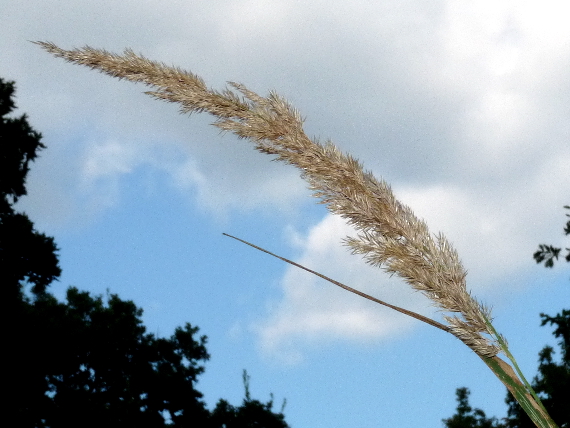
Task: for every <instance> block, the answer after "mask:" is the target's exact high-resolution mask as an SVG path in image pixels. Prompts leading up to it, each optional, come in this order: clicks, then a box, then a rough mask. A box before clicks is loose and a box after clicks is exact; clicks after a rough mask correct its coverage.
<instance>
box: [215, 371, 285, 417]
mask: <svg viewBox="0 0 570 428" xmlns="http://www.w3.org/2000/svg"><path fill="white" fill-rule="evenodd" d="M243 384H244V387H245V398H244V400H243V403H242V405H241V406H240V407H235V406H232V405H231V404H229V403H228V402H227V401H226V400H220V401H219V402H218V404H217V405H216V408H215V409H214V410H213V411H212V428H262V427H263V428H288V426H289V425H287V423H286V422H285V416H284V415H283V408H284V407H285V402H283V407H282V408H281V411H280V412H279V413H273V397H271V399H270V400H269V401H268V402H267V403H262V402H260V401H258V400H252V399H251V395H250V393H249V375H248V374H247V372H246V371H245V370H244V372H243Z"/></svg>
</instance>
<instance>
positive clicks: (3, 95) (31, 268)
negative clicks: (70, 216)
mask: <svg viewBox="0 0 570 428" xmlns="http://www.w3.org/2000/svg"><path fill="white" fill-rule="evenodd" d="M13 95H14V82H7V81H4V80H3V79H1V78H0V283H1V284H2V288H3V290H2V291H3V293H4V299H5V300H4V301H5V302H7V303H8V304H10V305H13V304H15V301H17V300H19V299H20V293H21V291H22V286H23V283H24V282H28V283H30V284H31V285H32V291H33V292H34V293H42V292H44V291H45V289H46V287H47V286H48V285H49V284H50V283H51V282H52V281H53V280H55V279H57V278H58V277H59V275H60V274H61V271H60V269H59V265H58V260H57V254H56V253H57V247H56V246H55V243H54V241H53V238H51V237H48V236H46V235H44V234H42V233H39V232H37V231H36V230H34V227H33V223H32V222H31V221H30V220H29V218H28V216H27V215H26V214H23V213H16V212H15V211H14V209H13V207H12V205H13V204H14V203H15V202H16V201H17V200H18V199H19V198H20V197H21V196H23V195H25V194H26V176H27V174H28V171H29V164H30V162H31V161H33V160H34V159H35V158H36V156H37V151H38V150H40V149H43V148H45V146H44V145H43V144H42V143H41V135H40V134H39V133H38V132H36V131H34V130H33V129H32V127H31V126H30V124H29V123H28V120H27V117H26V115H22V116H20V117H17V118H9V117H6V116H7V115H8V114H10V113H11V112H12V111H13V110H14V108H15V104H14V101H13V99H12V98H13Z"/></svg>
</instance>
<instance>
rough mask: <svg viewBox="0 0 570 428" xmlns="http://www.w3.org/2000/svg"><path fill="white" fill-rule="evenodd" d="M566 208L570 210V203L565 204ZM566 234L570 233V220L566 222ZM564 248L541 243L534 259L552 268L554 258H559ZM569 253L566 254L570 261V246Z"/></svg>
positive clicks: (567, 249)
mask: <svg viewBox="0 0 570 428" xmlns="http://www.w3.org/2000/svg"><path fill="white" fill-rule="evenodd" d="M564 208H566V209H567V210H570V205H564ZM566 217H570V214H566ZM564 234H565V235H570V220H568V221H567V222H566V226H565V227H564ZM561 250H562V248H559V247H554V246H552V245H545V244H540V245H539V246H538V250H537V251H536V252H535V253H534V254H533V257H534V259H535V260H536V262H537V263H542V262H544V266H545V267H548V268H551V267H553V266H554V259H556V260H558V256H559V254H560V251H561ZM566 251H568V254H566V257H565V259H566V261H567V262H570V248H566Z"/></svg>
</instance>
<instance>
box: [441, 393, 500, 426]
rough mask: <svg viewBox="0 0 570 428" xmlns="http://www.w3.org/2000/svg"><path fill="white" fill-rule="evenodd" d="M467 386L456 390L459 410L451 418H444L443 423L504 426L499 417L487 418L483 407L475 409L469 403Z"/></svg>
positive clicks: (450, 424) (449, 424)
mask: <svg viewBox="0 0 570 428" xmlns="http://www.w3.org/2000/svg"><path fill="white" fill-rule="evenodd" d="M470 393H471V392H470V391H469V389H467V388H458V389H457V390H456V391H455V395H456V396H457V412H456V414H455V415H453V416H452V417H451V418H449V419H444V420H443V423H444V424H445V426H446V427H447V428H502V427H503V425H501V424H500V423H499V421H498V420H497V418H495V417H492V418H487V416H486V415H485V412H484V411H483V410H481V409H473V408H472V407H471V406H470V405H469V394H470Z"/></svg>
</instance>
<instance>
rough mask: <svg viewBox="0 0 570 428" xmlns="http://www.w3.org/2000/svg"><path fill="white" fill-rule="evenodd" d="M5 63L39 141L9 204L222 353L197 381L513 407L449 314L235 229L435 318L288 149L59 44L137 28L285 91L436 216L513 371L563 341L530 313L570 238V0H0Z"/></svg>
mask: <svg viewBox="0 0 570 428" xmlns="http://www.w3.org/2000/svg"><path fill="white" fill-rule="evenodd" d="M0 5H1V6H2V8H1V10H3V13H2V15H1V16H0V35H1V37H0V48H1V51H2V58H1V59H0V76H1V77H3V78H7V79H13V80H15V81H16V82H17V104H18V106H19V108H20V110H19V111H20V112H26V113H27V114H28V115H29V120H30V122H31V123H32V125H33V126H34V127H35V128H36V129H37V130H39V131H40V132H42V134H43V135H44V140H43V141H44V143H45V144H46V145H47V147H48V148H47V149H46V150H45V151H43V152H42V154H41V157H40V159H39V160H38V161H37V162H35V164H34V165H33V168H32V172H31V174H30V177H29V180H28V189H29V196H27V197H26V198H25V199H22V201H21V204H20V207H21V209H23V210H25V211H26V212H27V213H28V214H29V215H30V217H31V218H32V220H33V221H34V222H35V223H36V226H37V228H38V229H39V230H41V231H45V232H46V233H48V234H50V235H53V236H54V237H55V239H56V241H57V243H58V245H59V247H60V248H61V251H60V259H61V267H62V269H63V275H62V277H61V281H60V282H58V283H56V284H53V285H52V286H51V291H52V292H53V293H54V294H56V295H57V296H63V294H64V291H65V289H66V288H67V287H68V286H70V285H75V286H77V287H79V288H80V289H86V290H89V291H92V292H93V293H98V294H104V293H106V290H107V289H108V290H110V292H111V293H117V294H119V295H120V296H121V297H122V298H125V299H127V298H128V299H132V300H134V301H135V302H136V304H137V305H138V306H140V307H142V308H143V309H144V320H145V323H146V325H147V327H148V329H149V331H150V332H153V333H156V334H159V335H161V336H168V335H170V334H171V333H172V331H173V329H174V328H175V327H176V326H178V325H182V324H183V323H185V322H190V323H192V324H193V325H197V326H199V327H200V329H201V332H202V333H203V334H205V335H207V336H208V338H209V344H208V349H209V351H210V353H211V355H212V358H211V360H210V361H209V362H208V363H207V366H206V372H205V374H204V375H203V376H202V378H201V380H200V383H199V385H198V388H199V389H200V390H201V391H203V392H204V394H205V398H206V400H207V402H208V404H209V405H210V406H212V405H214V404H215V402H216V401H217V399H219V398H226V399H229V400H230V401H231V402H233V403H234V404H239V402H240V401H241V399H242V397H243V386H242V384H241V372H242V370H243V369H247V370H248V372H249V373H250V375H251V391H252V395H253V396H254V397H256V398H259V399H262V400H265V399H268V398H269V394H270V392H273V393H274V395H275V402H276V407H277V408H279V406H280V404H281V401H282V400H283V398H286V399H287V406H286V408H285V414H286V419H287V421H288V422H289V423H290V425H291V426H292V427H296V428H300V427H312V428H314V427H327V428H336V427H347V426H353V427H362V428H366V427H377V426H398V427H401V428H406V427H417V426H423V427H426V428H432V427H433V428H436V427H441V426H442V424H441V419H442V418H444V417H449V416H451V415H452V413H453V411H454V408H455V405H456V403H455V396H454V392H455V389H456V388H457V387H460V386H467V387H469V388H470V389H471V391H472V396H471V403H472V405H474V406H476V407H480V408H482V409H484V410H485V411H486V412H487V413H488V414H491V415H498V416H502V415H504V413H505V405H504V403H503V399H504V395H505V392H504V388H503V387H502V385H501V384H500V383H499V382H498V381H497V380H496V379H495V378H494V377H493V375H492V374H491V373H490V372H489V371H488V369H487V368H486V366H485V365H484V364H483V363H482V362H481V361H480V360H479V359H478V357H476V356H475V355H474V354H473V353H472V352H471V351H469V350H468V349H467V348H466V347H465V346H464V345H463V344H462V343H460V342H459V341H458V340H456V339H455V338H453V337H452V336H450V335H446V334H445V333H443V332H441V331H439V330H437V329H434V328H430V327H428V326H424V325H421V324H420V323H418V322H415V321H413V320H409V319H407V318H406V317H404V316H402V315H400V314H398V313H394V312H390V311H389V310H386V309H384V308H381V307H377V306H376V305H374V304H373V303H370V302H367V301H365V300H363V299H360V298H358V297H357V296H352V295H350V294H348V293H346V292H344V291H342V290H338V289H335V288H334V286H333V285H331V284H329V283H326V282H322V281H320V280H317V279H316V278H314V277H311V276H309V275H308V274H306V273H304V272H301V271H298V270H295V269H294V268H292V267H290V266H288V265H286V264H284V263H282V262H280V261H279V260H276V259H273V258H270V257H269V256H267V255H265V254H262V253H260V252H257V251H255V250H253V249H251V248H249V247H247V246H245V245H243V244H240V243H238V242H236V241H233V240H231V239H229V238H226V237H224V236H223V235H222V233H223V232H227V233H231V234H233V235H237V236H239V237H242V238H243V239H247V240H249V241H251V242H254V243H256V244H258V245H260V246H263V247H265V248H267V249H269V250H271V251H274V252H277V253H279V254H281V255H283V256H285V257H289V258H292V259H293V260H295V261H297V262H300V263H302V264H305V265H307V266H308V267H311V268H313V269H315V270H318V271H320V272H322V273H323V274H325V275H328V276H331V277H333V278H335V279H337V280H339V281H342V282H345V283H347V284H349V285H352V286H354V287H356V288H359V289H362V290H363V291H366V292H368V293H370V294H373V295H374V296H376V297H378V298H380V299H383V300H386V301H389V302H390V303H393V304H396V305H399V306H403V307H406V308H408V309H410V310H415V311H417V312H420V313H422V314H424V315H428V316H432V317H435V318H437V319H439V318H440V317H441V314H438V313H436V312H435V311H434V309H433V308H432V307H431V306H430V305H429V302H426V301H425V299H424V298H423V297H422V296H420V295H417V294H414V293H412V292H411V291H409V289H408V287H407V286H406V285H405V284H404V283H402V282H401V281H399V280H397V279H395V278H389V277H388V276H387V275H386V274H384V273H383V272H382V271H380V270H378V269H373V268H371V267H368V266H366V265H365V264H364V263H363V262H362V260H360V259H359V258H358V257H356V256H351V255H350V254H349V253H348V251H346V249H345V248H343V246H342V245H341V243H340V241H341V239H342V238H343V237H344V236H345V235H346V234H347V233H350V230H349V229H348V228H347V227H346V226H345V225H344V224H343V223H342V222H340V221H339V220H338V219H336V218H334V217H331V216H329V215H328V214H327V212H326V211H325V210H324V208H323V207H321V206H318V205H316V204H315V201H314V200H312V199H311V197H310V195H309V192H308V190H306V188H305V184H304V182H303V181H302V180H301V179H300V178H299V175H298V173H297V171H296V170H294V169H293V168H288V167H287V166H285V165H280V164H276V163H275V162H270V158H269V157H267V156H264V155H261V154H258V153H256V152H254V151H253V150H252V149H251V147H250V146H249V145H248V143H247V142H245V141H239V140H237V139H236V138H234V137H232V136H230V135H220V134H219V132H218V131H217V130H216V129H215V128H213V127H212V126H209V125H208V124H209V123H210V122H211V120H212V119H211V118H209V117H207V116H198V115H194V116H191V117H187V116H182V115H179V114H178V113H177V109H176V107H175V106H173V105H167V104H164V103H160V102H158V101H155V100H152V99H150V98H149V97H148V96H145V95H144V94H142V92H143V91H144V88H143V87H142V86H140V85H133V84H130V83H127V82H120V81H115V80H113V79H111V78H109V77H106V76H102V75H100V74H98V73H95V72H93V71H90V70H87V69H84V68H81V67H78V66H73V65H70V64H66V63H64V62H63V61H61V60H58V59H55V58H52V57H50V56H49V55H48V54H46V53H45V52H43V51H42V50H41V49H39V48H38V47H37V46H35V45H33V44H31V43H29V41H30V40H45V41H53V42H55V43H56V44H59V45H60V46H61V47H63V48H72V47H80V46H84V45H91V46H93V47H100V48H105V49H107V50H111V51H116V52H121V51H122V50H123V49H124V48H126V47H130V48H132V49H133V50H134V51H135V52H140V53H143V54H144V55H145V56H147V57H149V58H152V59H156V60H160V61H164V62H166V63H168V64H175V65H178V66H181V67H183V68H186V69H188V70H191V71H193V72H195V73H197V74H199V75H201V76H202V77H203V78H204V79H205V80H206V82H207V83H208V84H209V85H211V86H213V87H215V88H222V87H223V86H224V84H225V82H226V81H228V80H232V81H238V82H242V83H244V84H246V85H247V86H248V87H249V88H250V89H252V90H254V91H257V92H258V93H260V94H265V93H267V92H268V91H269V90H270V89H275V90H277V91H278V92H279V93H280V94H281V95H283V96H285V97H286V98H287V99H289V100H290V101H291V102H292V103H293V104H294V105H295V106H296V107H297V108H298V109H299V110H300V111H301V113H302V115H303V116H304V117H306V123H305V130H306V132H307V134H308V135H309V136H318V137H320V138H322V139H327V138H330V139H332V140H333V141H334V142H335V144H336V145H337V146H339V147H340V148H341V149H342V150H344V151H348V152H350V153H352V154H353V155H355V156H356V157H358V158H359V159H360V160H361V161H362V162H363V163H364V164H365V167H366V168H368V169H371V170H372V171H373V172H374V173H375V174H376V175H377V176H379V177H383V178H384V179H385V180H387V181H388V182H389V183H391V184H392V186H393V189H394V191H395V193H396V196H397V197H398V198H400V200H402V201H403V202H404V203H406V204H408V205H410V206H411V207H412V208H413V209H414V211H415V212H416V214H417V215H418V216H420V217H422V218H424V219H425V220H426V222H427V223H428V225H429V226H430V228H431V230H432V231H433V232H434V233H435V232H438V231H442V232H444V233H445V234H446V236H447V237H448V238H449V240H450V241H451V242H452V243H453V244H454V245H455V247H456V249H457V250H458V252H459V255H460V257H461V258H462V260H463V262H464V265H465V266H466V268H467V269H468V271H469V274H468V285H469V287H470V289H471V290H472V291H473V294H475V295H476V296H477V297H479V298H480V299H481V300H483V301H484V302H486V303H488V304H490V305H492V306H493V308H494V316H495V320H496V326H497V328H498V329H499V331H501V332H502V333H503V334H504V335H505V336H506V337H507V339H508V340H509V343H510V344H511V348H512V351H513V353H514V354H515V356H516V357H517V358H518V360H519V362H520V364H521V366H522V368H523V371H524V372H525V373H527V375H528V376H529V377H531V376H533V375H534V373H535V371H536V365H537V353H538V351H539V350H540V349H541V348H542V347H543V346H544V345H545V344H547V343H549V344H554V341H553V340H552V335H551V331H550V330H549V328H548V327H542V328H541V327H539V324H540V319H539V313H540V312H546V313H548V314H551V315H553V314H555V313H556V312H559V311H560V310H561V309H563V308H567V307H568V303H569V302H570V288H569V284H568V281H569V278H568V277H569V274H568V269H567V267H566V266H565V265H564V264H563V263H560V264H559V266H558V267H556V268H555V269H553V270H545V269H544V268H542V267H540V266H536V265H535V264H534V262H533V259H532V253H533V252H534V250H535V249H536V247H537V244H538V243H552V244H555V245H559V246H567V245H568V244H567V241H565V239H564V236H563V233H562V226H563V224H564V222H565V219H566V218H565V217H564V211H563V209H562V206H563V205H565V204H569V203H570V199H569V195H570V177H569V174H568V172H569V170H570V169H569V165H570V145H569V144H568V141H569V137H570V125H569V123H570V122H569V121H568V117H569V113H570V85H569V84H568V82H570V71H569V70H570V67H568V65H569V62H570V29H569V28H568V25H567V19H566V18H567V16H568V12H569V11H570V10H569V9H570V6H566V5H565V4H563V3H562V2H558V1H546V2H545V1H541V2H538V1H529V2H521V1H517V2H515V1H493V2H477V3H476V4H474V3H473V2H470V1H463V0H454V1H434V2H423V1H414V0H410V1H406V2H404V1H392V0H387V1H383V2H368V1H363V0H362V1H361V0H356V1H351V2H341V1H337V0H329V1H327V2H324V1H312V0H309V1H303V2H300V1H290V0H282V1H279V0H271V1H269V0H233V1H231V0H223V1H218V0H210V1H208V2H198V1H194V2H193V1H164V2H160V3H159V2H152V1H140V0H139V1H136V2H135V1H132V0H125V1H122V2H113V1H106V0H101V1H98V2H88V1H78V0H76V1H72V0H68V1H57V2H56V1H53V0H42V1H38V0H29V1H27V2H20V3H17V4H16V3H13V2H5V1H1V0H0Z"/></svg>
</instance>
